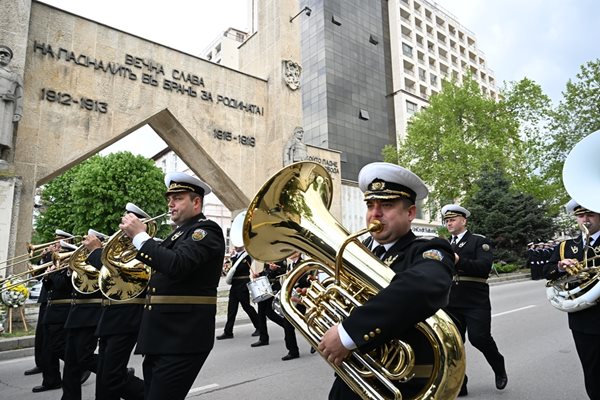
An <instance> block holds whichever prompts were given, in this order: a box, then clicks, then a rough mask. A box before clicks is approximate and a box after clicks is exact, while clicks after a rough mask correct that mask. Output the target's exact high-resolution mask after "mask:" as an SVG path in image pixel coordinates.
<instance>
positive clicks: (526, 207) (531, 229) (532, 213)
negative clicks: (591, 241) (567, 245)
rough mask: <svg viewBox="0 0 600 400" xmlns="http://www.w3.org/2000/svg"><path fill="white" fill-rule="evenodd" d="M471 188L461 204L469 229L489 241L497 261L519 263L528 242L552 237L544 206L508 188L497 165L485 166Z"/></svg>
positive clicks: (507, 182)
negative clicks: (465, 211)
mask: <svg viewBox="0 0 600 400" xmlns="http://www.w3.org/2000/svg"><path fill="white" fill-rule="evenodd" d="M474 185H475V190H474V191H473V193H472V194H471V195H469V196H467V197H466V198H465V201H464V202H463V203H462V204H463V206H465V207H466V208H467V209H468V210H470V211H471V214H472V215H471V217H470V218H469V223H468V225H469V229H471V230H472V231H473V232H475V233H479V234H483V235H485V236H487V237H489V238H490V239H491V240H492V241H493V243H494V246H495V252H494V256H495V258H496V259H497V260H502V261H506V262H509V263H514V262H522V258H523V255H524V254H525V250H526V244H527V243H528V242H530V241H534V240H535V241H537V240H547V239H550V238H552V237H553V235H554V232H555V226H554V222H553V219H552V218H551V217H550V216H549V212H548V209H547V206H545V205H544V204H542V203H541V202H540V201H539V200H537V199H536V198H535V197H533V196H532V195H530V194H526V193H523V192H520V191H519V190H516V189H514V188H512V187H511V183H510V182H509V180H508V179H507V177H506V174H505V173H504V172H503V171H502V168H501V167H500V166H499V165H497V164H496V165H493V166H488V167H485V168H484V169H483V171H482V173H481V175H480V176H479V178H478V179H477V180H476V181H475V182H474Z"/></svg>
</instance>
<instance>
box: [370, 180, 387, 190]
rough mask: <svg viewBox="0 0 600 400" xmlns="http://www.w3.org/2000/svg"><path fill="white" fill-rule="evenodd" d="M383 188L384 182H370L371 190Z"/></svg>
mask: <svg viewBox="0 0 600 400" xmlns="http://www.w3.org/2000/svg"><path fill="white" fill-rule="evenodd" d="M383 189H385V182H382V181H377V182H372V183H371V190H383Z"/></svg>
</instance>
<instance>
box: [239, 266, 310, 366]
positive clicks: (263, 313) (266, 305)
mask: <svg viewBox="0 0 600 400" xmlns="http://www.w3.org/2000/svg"><path fill="white" fill-rule="evenodd" d="M285 273H286V264H285V261H280V262H278V263H266V264H265V268H264V270H263V271H262V272H261V273H252V278H258V277H259V276H266V277H267V278H269V282H270V284H271V288H272V289H273V292H277V291H279V290H281V283H279V276H281V275H284V274H285ZM267 318H269V319H270V320H271V321H273V322H275V323H276V324H277V325H279V326H281V327H282V328H283V331H284V342H285V347H286V349H287V351H288V353H287V354H286V355H285V356H283V357H281V359H282V360H283V361H289V360H293V359H296V358H299V357H300V350H299V349H298V342H297V341H296V330H295V329H294V326H293V325H292V324H291V323H290V322H289V321H288V320H287V319H285V318H283V317H281V316H279V315H277V313H276V312H275V310H273V297H269V298H268V299H265V300H262V301H259V302H258V332H259V337H258V341H257V342H254V343H252V344H251V345H250V346H251V347H260V346H267V345H268V344H269V331H268V329H267Z"/></svg>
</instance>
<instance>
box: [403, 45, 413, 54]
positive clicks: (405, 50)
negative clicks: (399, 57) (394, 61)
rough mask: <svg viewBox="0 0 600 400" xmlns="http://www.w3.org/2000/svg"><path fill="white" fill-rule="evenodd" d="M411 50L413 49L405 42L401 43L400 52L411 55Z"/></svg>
mask: <svg viewBox="0 0 600 400" xmlns="http://www.w3.org/2000/svg"><path fill="white" fill-rule="evenodd" d="M412 51H413V49H412V47H411V46H409V45H407V44H406V43H402V53H403V54H404V55H405V56H408V57H412V55H413V52H412Z"/></svg>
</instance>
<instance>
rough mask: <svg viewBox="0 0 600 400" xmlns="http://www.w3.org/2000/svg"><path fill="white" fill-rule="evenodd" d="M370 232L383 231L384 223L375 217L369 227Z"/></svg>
mask: <svg viewBox="0 0 600 400" xmlns="http://www.w3.org/2000/svg"><path fill="white" fill-rule="evenodd" d="M367 229H368V231H369V232H375V233H377V232H381V231H382V230H383V224H382V223H381V221H379V220H378V219H374V220H373V221H371V223H369V227H368V228H367Z"/></svg>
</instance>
